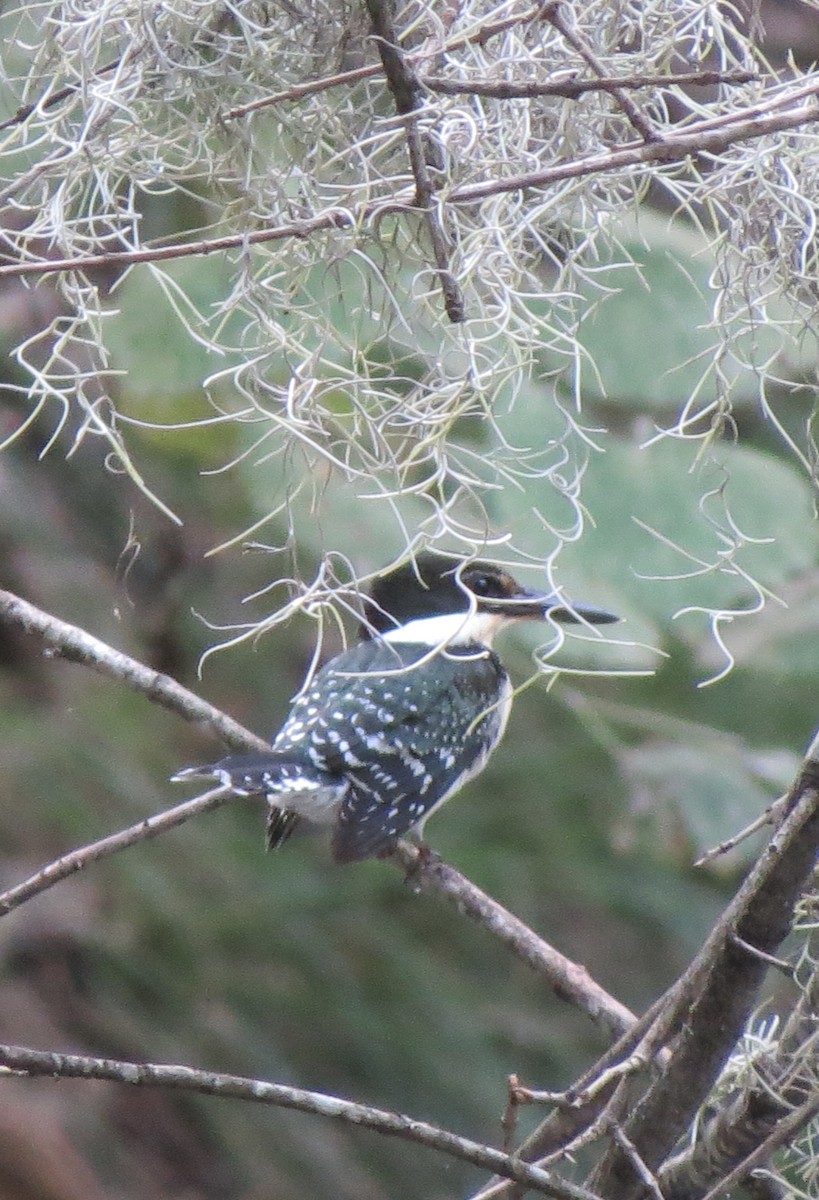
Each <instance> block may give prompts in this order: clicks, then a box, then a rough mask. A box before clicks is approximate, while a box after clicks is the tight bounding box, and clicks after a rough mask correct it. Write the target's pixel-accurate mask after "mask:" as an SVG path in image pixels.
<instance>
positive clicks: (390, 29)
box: [367, 0, 466, 324]
mask: <svg viewBox="0 0 819 1200" xmlns="http://www.w3.org/2000/svg"><path fill="white" fill-rule="evenodd" d="M367 11H368V12H369V14H370V19H371V20H372V23H373V31H374V33H375V35H376V38H377V42H378V52H379V54H380V55H381V63H382V66H383V67H384V74H385V75H386V77H387V86H388V87H389V89H390V91H391V92H392V95H393V99H394V100H395V108H396V111H397V112H398V113H399V115H400V116H404V117H406V135H407V148H408V150H409V159H410V166H411V167H412V174H413V177H414V179H415V205H416V207H417V208H419V209H421V211H422V212H423V215H424V221H425V223H426V226H427V230H428V231H429V237H430V241H431V242H432V252H433V255H434V257H435V265H436V267H437V268H438V271H437V274H438V282H439V283H440V285H441V291H442V292H443V296H444V306H445V308H446V313H447V316H448V317H449V319H450V321H452V322H453V323H456V324H457V323H458V322H460V321H464V320H465V319H466V312H465V310H464V298H463V295H462V293H461V289H460V288H459V286H458V284H457V282H456V280H455V276H454V275H453V274H452V271H451V270H450V268H449V245H448V241H449V239H448V238H447V236H446V233H445V232H444V227H443V223H442V218H441V213H440V211H439V209H438V206H437V205H436V203H435V201H434V192H435V187H434V185H433V182H432V179H431V177H430V173H429V167H435V168H436V169H438V170H441V168H442V167H443V162H442V159H441V153H440V149H439V148H438V147H437V146H436V145H435V144H434V142H432V141H431V139H430V138H429V136H427V135H424V134H422V133H421V129H420V126H419V124H418V119H417V118H416V117H415V116H414V115H413V114H414V113H415V112H416V110H417V109H419V108H421V107H422V105H423V101H424V90H423V88H422V87H421V84H420V82H419V80H418V77H417V75H416V74H415V72H414V71H413V69H412V67H411V66H410V65H409V63H408V61H407V58H406V55H405V54H404V52H403V51H402V49H401V47H400V45H399V44H398V37H397V34H396V32H395V25H394V23H393V14H392V4H391V0H367Z"/></svg>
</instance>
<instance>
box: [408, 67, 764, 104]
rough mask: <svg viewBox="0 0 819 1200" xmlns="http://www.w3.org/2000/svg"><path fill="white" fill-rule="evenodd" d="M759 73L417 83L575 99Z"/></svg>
mask: <svg viewBox="0 0 819 1200" xmlns="http://www.w3.org/2000/svg"><path fill="white" fill-rule="evenodd" d="M758 78H759V76H758V75H757V74H756V73H755V72H753V71H727V72H725V73H724V74H722V73H721V72H719V71H688V72H685V73H681V74H679V75H625V76H623V77H622V78H620V77H618V76H617V75H601V76H600V77H599V78H597V79H577V78H572V79H565V78H564V79H554V80H550V79H546V80H544V81H543V82H538V81H536V80H530V79H521V80H520V81H516V80H513V79H508V80H507V79H473V80H466V79H447V78H445V77H444V76H443V75H421V76H420V79H421V83H423V85H424V87H425V88H429V90H430V91H431V92H437V93H440V94H441V95H442V96H485V97H486V98H487V99H489V100H535V99H537V98H538V97H539V96H555V97H558V98H560V99H563V100H577V99H579V97H580V96H584V95H586V94H587V93H588V92H613V91H615V89H625V88H627V89H629V90H630V91H636V90H637V89H638V88H650V87H659V88H666V87H674V86H676V87H683V86H686V85H687V86H689V87H690V86H699V87H707V86H709V85H715V84H718V83H750V82H751V80H753V79H758Z"/></svg>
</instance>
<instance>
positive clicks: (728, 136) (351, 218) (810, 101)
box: [0, 80, 819, 278]
mask: <svg viewBox="0 0 819 1200" xmlns="http://www.w3.org/2000/svg"><path fill="white" fill-rule="evenodd" d="M817 92H819V81H817V80H814V81H813V82H812V83H811V84H810V85H808V86H806V87H803V88H800V89H798V90H797V91H794V92H792V93H780V94H778V95H777V96H775V97H774V98H773V99H771V100H769V101H767V102H765V103H763V104H759V105H756V106H755V107H754V108H752V109H746V110H743V111H741V112H738V113H727V114H724V115H723V116H720V117H715V118H710V119H708V120H703V121H698V122H695V123H693V124H691V125H687V126H686V127H685V129H684V130H680V131H678V132H676V133H668V134H666V135H665V137H664V139H663V141H662V142H650V143H649V142H639V143H635V142H630V143H627V144H626V145H623V146H620V147H618V148H616V149H613V150H607V151H605V152H604V153H602V154H592V155H588V156H587V157H585V158H579V159H575V160H574V162H568V163H557V164H555V165H554V166H551V167H545V168H544V169H543V170H541V171H532V172H529V173H527V174H521V175H511V176H508V177H507V178H503V179H493V180H487V181H485V182H483V183H473V184H465V185H463V186H462V187H457V188H454V189H453V190H452V191H451V192H450V193H449V194H448V196H447V203H448V204H473V203H474V202H475V201H476V200H483V199H486V198H487V197H489V196H498V195H501V194H503V193H505V192H517V191H524V190H526V189H528V188H545V187H549V186H550V185H551V184H553V183H558V182H561V181H562V180H566V179H577V178H580V177H582V176H586V175H600V174H604V173H605V172H607V171H615V170H622V169H623V168H624V167H637V166H642V165H645V164H648V163H655V162H663V163H671V162H682V161H684V160H685V159H686V158H689V157H691V156H692V155H698V154H719V153H721V152H723V151H724V150H726V149H728V148H729V147H730V146H732V145H734V144H736V143H737V142H744V141H753V140H754V139H755V138H759V137H765V136H767V135H768V134H772V133H782V132H784V131H786V130H788V129H796V128H798V127H799V126H800V125H809V124H811V123H813V122H814V121H817V120H819V104H817V103H816V93H817ZM797 102H798V107H797V108H795V109H792V110H791V111H785V112H782V111H779V110H780V109H781V108H783V107H785V106H786V105H788V104H791V103H797ZM413 201H414V191H413V190H412V189H406V188H405V189H402V190H401V191H399V192H397V193H395V194H394V195H392V196H390V197H384V198H382V199H379V200H372V201H368V202H366V203H360V204H353V205H351V206H350V207H349V208H332V209H329V210H327V211H325V212H323V213H321V214H320V215H319V216H317V217H312V218H310V219H309V220H304V221H292V222H290V223H288V224H286V225H277V226H273V227H272V228H269V229H257V230H254V231H252V232H246V233H239V234H230V235H228V236H226V237H221V238H210V239H203V240H200V241H197V242H185V243H183V244H182V245H178V246H159V247H147V248H143V249H140V250H126V251H121V252H115V253H110V254H89V255H78V256H76V257H74V258H61V259H52V260H50V261H48V262H43V261H40V260H37V261H32V262H11V263H8V262H7V263H6V264H5V265H4V266H0V278H7V277H10V276H14V277H16V276H24V275H49V274H51V273H53V272H62V271H85V270H91V269H93V268H97V267H111V268H115V267H124V266H131V265H133V264H135V263H144V262H165V261H167V260H169V259H174V258H189V257H195V256H197V255H200V254H215V253H217V252H220V251H225V250H245V249H246V248H247V247H248V246H258V245H263V244H265V243H267V242H276V241H283V240H285V239H288V238H299V239H301V238H305V237H309V236H310V235H311V234H313V233H319V232H321V231H324V230H329V229H354V228H357V227H358V226H359V225H361V224H363V223H365V222H366V221H368V220H372V219H374V218H377V217H380V216H381V215H383V214H385V213H386V212H404V211H407V212H411V211H414V203H413Z"/></svg>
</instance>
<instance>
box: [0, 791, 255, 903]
mask: <svg viewBox="0 0 819 1200" xmlns="http://www.w3.org/2000/svg"><path fill="white" fill-rule="evenodd" d="M239 798H240V797H237V796H236V795H235V793H233V792H232V791H231V790H230V788H228V787H218V788H214V789H213V790H212V791H210V792H204V793H203V794H202V795H201V796H196V797H195V798H194V799H193V800H186V801H185V802H184V803H183V804H177V805H176V807H175V808H168V809H165V811H164V812H161V813H157V814H156V815H155V816H153V817H146V818H145V819H144V820H143V821H138V822H137V823H136V825H130V826H129V827H128V828H127V829H121V830H120V831H119V833H112V834H111V835H110V836H109V837H105V838H101V839H100V841H98V842H91V844H90V845H88V846H82V847H80V849H79V850H73V851H72V852H71V853H70V854H64V855H63V856H62V858H58V859H56V860H55V861H54V862H52V863H49V864H48V866H46V867H43V868H42V870H40V871H37V872H36V873H35V874H34V875H31V876H30V877H29V878H28V879H24V880H23V882H22V883H18V884H17V885H16V886H15V887H12V888H8V890H7V891H5V892H0V917H1V916H5V915H6V913H10V912H11V911H12V909H15V908H19V906H20V905H21V904H24V903H25V902H26V900H31V899H32V897H34V896H39V895H40V893H41V892H46V891H48V889H49V888H51V887H53V886H54V884H55V883H59V882H60V880H61V879H67V878H68V876H69V875H76V873H77V872H78V871H82V870H83V868H85V867H87V866H89V864H90V863H93V862H99V861H100V859H102V858H110V856H111V855H112V854H119V853H120V851H122V850H127V849H128V848H129V846H135V845H136V844H137V842H147V841H149V840H150V839H151V838H155V837H158V836H159V834H160V833H165V832H166V830H168V829H174V828H175V827H176V826H177V825H182V824H183V822H185V821H189V820H190V819H191V817H197V816H199V814H200V813H203V812H210V811H211V810H212V809H214V808H221V807H222V805H223V804H228V803H229V802H230V801H232V800H237V799H239Z"/></svg>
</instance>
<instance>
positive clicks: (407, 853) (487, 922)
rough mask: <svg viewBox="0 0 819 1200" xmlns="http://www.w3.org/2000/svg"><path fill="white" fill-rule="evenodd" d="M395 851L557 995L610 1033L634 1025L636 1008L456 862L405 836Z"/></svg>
mask: <svg viewBox="0 0 819 1200" xmlns="http://www.w3.org/2000/svg"><path fill="white" fill-rule="evenodd" d="M393 857H394V858H395V859H396V860H397V861H398V862H399V863H400V864H401V865H402V866H403V867H404V869H405V870H406V871H408V872H409V874H410V877H411V879H412V881H413V882H416V881H417V883H418V884H419V886H420V887H421V888H422V889H424V890H427V891H431V892H434V893H435V894H436V895H438V896H442V897H443V898H444V899H446V900H448V901H449V903H450V904H452V905H454V907H455V908H457V910H458V912H459V913H461V914H462V915H463V916H466V917H469V918H470V919H471V920H473V921H475V922H476V923H477V924H478V925H481V926H482V927H483V928H484V929H486V930H488V931H489V932H490V933H492V934H493V936H494V937H496V938H498V940H499V941H501V942H503V943H504V944H505V945H506V946H508V947H509V948H510V950H512V951H513V953H514V954H515V955H517V957H518V958H519V959H521V960H522V961H523V962H525V963H526V965H527V966H528V967H531V968H532V970H533V971H535V972H536V973H537V974H538V975H540V976H541V978H543V979H545V980H546V981H547V983H548V984H549V986H550V987H551V988H552V990H553V991H554V993H555V995H556V996H557V997H558V998H559V999H560V1000H565V1001H567V1002H568V1003H569V1004H572V1005H574V1006H575V1007H576V1008H579V1009H580V1010H581V1011H582V1012H584V1013H586V1015H587V1016H588V1017H590V1018H591V1020H592V1021H594V1022H595V1024H597V1025H600V1026H601V1028H603V1029H605V1031H606V1033H607V1034H609V1036H612V1037H619V1036H620V1035H622V1034H625V1033H626V1032H627V1031H629V1030H630V1029H631V1028H632V1027H633V1026H634V1024H635V1022H636V1020H637V1018H636V1017H635V1015H634V1013H632V1012H631V1011H630V1010H629V1009H628V1008H626V1006H625V1005H624V1004H620V1002H619V1001H617V1000H615V999H614V997H612V996H610V995H609V993H608V992H607V991H605V989H604V988H602V987H601V986H600V984H598V983H596V982H595V981H594V980H593V979H592V977H591V976H590V975H589V973H588V971H587V970H586V968H585V967H582V966H580V965H579V964H578V963H574V962H572V961H571V960H570V959H568V958H565V957H564V956H563V955H562V954H559V953H558V951H557V950H555V949H554V947H553V946H550V945H549V943H548V942H545V941H543V939H542V938H540V937H538V936H537V934H535V933H533V932H532V930H531V929H530V928H529V927H528V926H527V925H524V923H523V922H522V921H520V920H519V919H518V918H517V917H515V916H513V915H512V913H510V912H508V911H507V910H506V909H505V908H503V906H502V905H500V904H498V902H497V901H496V900H493V899H492V898H491V896H487V894H486V892H482V891H481V889H480V888H479V887H476V886H475V884H474V883H471V882H470V881H469V880H468V879H465V878H464V876H463V875H461V874H460V873H459V872H458V871H456V870H455V868H454V867H451V866H449V864H448V863H445V862H443V861H442V860H441V859H439V858H436V857H432V858H430V857H427V856H424V855H423V854H420V855H419V852H418V850H417V849H416V848H415V847H414V846H410V845H409V844H408V843H406V842H404V843H401V844H400V845H399V847H398V848H397V849H396V850H395V851H394V854H393Z"/></svg>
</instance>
